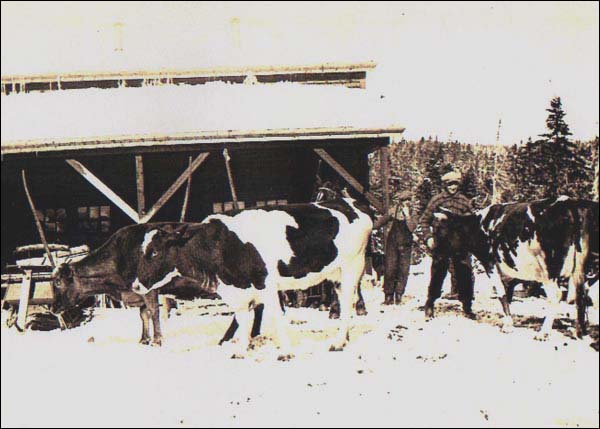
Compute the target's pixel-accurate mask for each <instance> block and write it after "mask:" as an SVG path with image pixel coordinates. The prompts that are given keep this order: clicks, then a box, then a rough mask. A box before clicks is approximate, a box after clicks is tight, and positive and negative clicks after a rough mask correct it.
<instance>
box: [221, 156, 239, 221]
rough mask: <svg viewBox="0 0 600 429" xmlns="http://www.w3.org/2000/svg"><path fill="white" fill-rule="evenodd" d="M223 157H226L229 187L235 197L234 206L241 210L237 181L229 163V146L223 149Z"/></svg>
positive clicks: (232, 196) (233, 197)
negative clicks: (234, 180) (235, 181)
mask: <svg viewBox="0 0 600 429" xmlns="http://www.w3.org/2000/svg"><path fill="white" fill-rule="evenodd" d="M223 158H225V168H226V169H227V180H228V181H229V189H230V190H231V198H232V199H233V208H234V209H236V210H239V208H240V205H239V204H238V198H237V192H236V191H235V183H234V182H233V174H232V173H231V165H230V164H229V161H230V158H229V152H228V151H227V148H225V149H223Z"/></svg>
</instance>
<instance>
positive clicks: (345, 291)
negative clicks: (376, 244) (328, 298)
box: [329, 257, 365, 351]
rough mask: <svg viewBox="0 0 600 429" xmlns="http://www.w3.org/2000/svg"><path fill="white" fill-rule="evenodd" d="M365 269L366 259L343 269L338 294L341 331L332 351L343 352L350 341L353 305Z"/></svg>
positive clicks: (355, 261)
mask: <svg viewBox="0 0 600 429" xmlns="http://www.w3.org/2000/svg"><path fill="white" fill-rule="evenodd" d="M364 268H365V258H364V257H357V258H355V260H354V261H353V262H351V263H349V264H348V265H347V266H345V267H343V268H342V278H341V283H340V285H339V286H338V287H337V289H336V292H337V296H338V301H339V303H340V330H339V332H338V336H337V338H336V340H335V342H334V343H333V344H332V345H331V347H329V350H330V351H341V350H343V349H344V347H346V344H347V343H348V341H349V340H350V320H351V319H352V316H353V311H352V304H353V302H354V299H355V297H356V293H357V289H358V284H359V282H360V278H361V276H362V273H363V271H364Z"/></svg>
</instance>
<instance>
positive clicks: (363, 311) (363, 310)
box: [356, 281, 368, 316]
mask: <svg viewBox="0 0 600 429" xmlns="http://www.w3.org/2000/svg"><path fill="white" fill-rule="evenodd" d="M357 292H358V301H356V315H357V316H366V315H367V314H368V312H367V307H366V305H365V300H364V298H363V296H362V291H361V287H360V281H359V282H358V288H357Z"/></svg>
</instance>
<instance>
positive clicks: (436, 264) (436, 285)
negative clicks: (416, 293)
mask: <svg viewBox="0 0 600 429" xmlns="http://www.w3.org/2000/svg"><path fill="white" fill-rule="evenodd" d="M448 264H449V260H448V258H447V257H446V256H443V255H438V254H435V253H434V255H433V257H432V261H431V279H430V280H429V287H428V289H427V302H426V303H425V317H426V318H431V317H433V306H434V304H435V300H436V299H438V298H439V297H440V296H441V295H442V285H443V284H444V279H445V278H446V274H447V273H448Z"/></svg>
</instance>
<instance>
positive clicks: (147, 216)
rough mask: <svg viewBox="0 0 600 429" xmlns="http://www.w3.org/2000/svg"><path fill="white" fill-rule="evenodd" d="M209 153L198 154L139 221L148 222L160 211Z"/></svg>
mask: <svg viewBox="0 0 600 429" xmlns="http://www.w3.org/2000/svg"><path fill="white" fill-rule="evenodd" d="M208 155H209V153H208V152H204V153H201V154H200V155H198V156H197V157H196V159H194V161H193V162H192V163H191V164H190V165H189V166H188V168H186V169H185V171H184V172H183V173H182V174H181V176H179V177H178V178H177V180H175V182H173V184H172V185H171V186H170V187H169V189H167V190H166V191H165V193H164V194H163V195H162V196H161V197H160V198H159V199H158V201H157V202H156V203H154V205H153V206H152V208H151V209H150V210H148V213H146V214H145V215H144V216H142V218H141V219H140V221H139V223H146V222H148V221H149V220H150V219H152V218H153V217H154V215H155V214H156V212H158V211H159V210H160V209H161V207H162V206H164V205H165V203H166V202H167V201H169V199H170V198H171V197H172V196H173V194H174V193H175V192H177V190H178V189H179V188H180V187H181V185H183V183H184V182H185V181H186V180H187V178H188V177H190V176H191V175H192V173H194V171H196V169H197V168H198V167H200V164H202V163H203V162H204V160H205V159H206V158H207V157H208Z"/></svg>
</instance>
